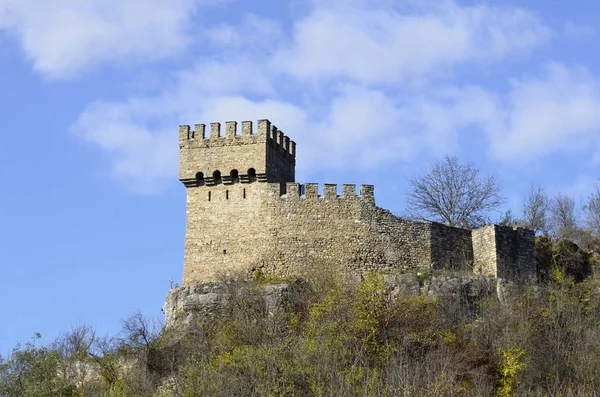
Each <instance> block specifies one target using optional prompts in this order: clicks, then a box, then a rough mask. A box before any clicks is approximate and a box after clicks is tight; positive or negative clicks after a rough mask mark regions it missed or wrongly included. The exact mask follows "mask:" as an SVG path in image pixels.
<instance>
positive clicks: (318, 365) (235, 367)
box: [0, 241, 600, 397]
mask: <svg viewBox="0 0 600 397" xmlns="http://www.w3.org/2000/svg"><path fill="white" fill-rule="evenodd" d="M541 242H542V243H543V241H541ZM557 247H560V246H559V245H555V244H553V243H551V242H548V243H547V248H548V251H547V252H548V253H549V257H550V258H551V259H552V260H554V259H555V252H556V251H555V250H559V249H560V248H557ZM567 248H568V247H567ZM544 253H545V251H543V250H541V251H540V254H541V255H543V254H544ZM548 277H549V279H548V282H547V283H545V284H542V285H528V286H527V285H523V286H512V287H510V288H508V289H506V291H505V293H504V299H503V302H502V303H500V302H499V301H498V299H496V298H495V297H494V298H489V299H486V300H484V301H480V302H477V303H476V307H477V312H476V314H474V313H473V312H470V311H469V310H472V306H471V305H470V303H469V306H468V310H465V307H461V304H460V301H459V300H456V301H454V300H452V299H450V297H446V296H444V297H439V298H436V297H431V296H424V295H400V296H395V295H391V294H390V293H389V291H387V290H386V287H385V283H384V280H383V278H382V276H381V275H379V274H377V273H366V274H364V275H363V278H362V280H361V281H360V283H357V284H352V285H351V284H348V283H345V282H343V280H342V279H341V278H340V277H338V275H335V274H325V273H322V274H319V275H317V276H314V277H312V278H308V279H307V280H303V281H300V280H299V281H298V282H296V283H291V284H290V285H289V287H288V288H287V289H286V290H285V291H286V292H285V296H284V301H283V302H284V307H285V310H281V311H279V312H277V311H275V312H274V311H273V310H272V309H269V310H267V306H266V304H265V299H264V292H263V289H262V288H263V287H262V286H261V285H260V284H258V283H256V282H251V281H247V280H246V281H229V291H227V293H228V294H229V296H230V299H229V300H227V303H226V304H225V306H224V307H223V310H222V314H221V315H220V316H219V317H218V318H216V319H215V320H214V321H210V322H208V321H203V322H201V323H199V324H198V325H197V326H195V327H194V328H193V329H190V330H187V331H186V332H183V331H177V330H172V331H168V332H163V333H162V334H161V335H160V336H157V335H156V333H155V331H154V330H153V327H152V326H151V323H150V322H148V320H147V319H146V318H145V317H143V316H142V315H141V314H140V313H136V314H134V315H133V316H132V317H130V318H129V319H127V320H126V321H124V322H123V327H124V328H123V332H122V333H121V337H120V338H107V339H96V338H94V337H93V333H90V332H89V330H88V329H84V330H83V331H81V332H78V333H72V334H70V336H68V337H64V339H63V340H62V341H60V343H58V342H57V343H54V344H52V345H51V347H39V346H37V345H36V344H35V343H29V344H27V345H25V347H17V348H16V349H15V350H14V351H13V353H12V354H11V356H10V357H8V358H7V359H6V360H3V361H1V363H0V396H2V397H5V396H6V397H7V396H10V397H20V396H42V397H43V396H108V397H121V396H128V397H129V396H134V397H135V396H140V397H141V396H155V397H165V396H174V397H175V396H176V397H184V396H185V397H195V396H215V397H216V396H367V395H368V396H371V395H373V396H397V395H403V396H446V395H448V396H451V395H453V396H492V395H498V396H517V395H565V396H567V395H593V392H594V391H595V390H598V389H600V280H599V279H596V278H588V279H586V280H584V281H583V282H575V280H574V279H573V278H572V277H570V276H569V274H568V273H567V272H566V271H565V270H564V268H561V267H558V266H554V267H553V268H551V269H549V273H548ZM92 342H93V343H92ZM73 363H78V364H86V365H88V366H89V368H90V371H89V373H90V374H92V376H88V377H85V376H79V375H80V374H79V375H78V373H77V371H74V372H73V371H72V369H73V368H75V367H77V365H75V366H73ZM80 367H81V366H80ZM69 371H71V372H69Z"/></svg>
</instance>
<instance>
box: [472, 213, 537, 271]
mask: <svg viewBox="0 0 600 397" xmlns="http://www.w3.org/2000/svg"><path fill="white" fill-rule="evenodd" d="M473 249H474V253H475V269H474V270H475V272H476V273H479V274H482V275H485V276H493V277H498V278H503V279H506V280H511V281H516V280H526V279H528V278H530V277H533V276H535V274H536V261H535V233H534V232H533V231H531V230H528V229H522V228H517V229H516V230H515V229H512V228H510V227H503V226H498V225H488V226H484V227H481V228H479V229H476V230H473Z"/></svg>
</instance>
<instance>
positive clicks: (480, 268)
mask: <svg viewBox="0 0 600 397" xmlns="http://www.w3.org/2000/svg"><path fill="white" fill-rule="evenodd" d="M472 236H473V272H474V273H476V274H481V275H483V276H493V277H496V269H497V267H498V258H497V257H496V228H495V226H494V225H487V226H483V227H480V228H479V229H475V230H473V231H472Z"/></svg>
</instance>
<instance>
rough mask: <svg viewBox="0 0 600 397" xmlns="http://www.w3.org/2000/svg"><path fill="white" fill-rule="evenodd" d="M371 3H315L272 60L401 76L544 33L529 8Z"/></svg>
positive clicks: (361, 75) (492, 52)
mask: <svg viewBox="0 0 600 397" xmlns="http://www.w3.org/2000/svg"><path fill="white" fill-rule="evenodd" d="M373 3H374V2H362V1H355V2H351V3H345V2H322V3H319V2H317V3H315V4H317V5H316V6H315V9H314V10H313V12H312V13H310V14H309V16H308V17H306V18H305V19H303V20H301V21H299V22H298V23H296V25H295V27H294V37H293V40H292V41H291V42H290V43H289V44H287V45H286V46H284V47H283V48H282V50H281V51H280V52H279V54H278V55H277V56H276V57H275V59H274V61H273V62H274V66H275V67H276V68H278V69H279V70H281V71H284V72H288V73H290V74H292V75H293V76H295V77H297V78H301V79H306V78H316V79H322V78H331V77H346V78H350V79H353V80H356V81H359V82H363V83H406V82H410V80H411V79H415V78H420V77H427V78H430V77H431V75H432V74H445V73H448V71H449V70H448V69H452V68H453V67H454V66H457V65H461V64H465V63H470V62H490V61H496V60H499V59H502V58H505V57H506V56H508V55H511V54H515V53H519V52H522V51H527V50H530V49H532V48H534V47H536V46H538V45H540V44H541V43H543V42H544V41H545V40H546V39H547V38H548V37H549V35H550V32H549V30H548V29H547V28H546V27H545V26H544V25H543V24H542V23H541V21H540V20H539V19H538V18H537V17H536V15H534V14H532V13H530V12H528V11H525V10H523V9H519V8H499V7H491V6H477V7H462V6H459V5H457V4H455V3H453V2H448V1H442V2H439V4H437V5H435V6H426V7H423V3H422V2H420V3H418V4H419V5H420V7H415V8H412V9H408V10H407V8H406V6H405V7H404V8H403V9H396V8H394V7H393V6H390V5H389V4H388V3H382V4H383V6H379V7H378V6H377V5H375V4H373Z"/></svg>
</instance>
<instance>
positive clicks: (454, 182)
mask: <svg viewBox="0 0 600 397" xmlns="http://www.w3.org/2000/svg"><path fill="white" fill-rule="evenodd" d="M407 197H408V199H407V211H408V214H409V216H411V217H412V218H416V219H422V220H430V221H437V222H441V223H445V224H446V225H448V226H457V227H468V228H472V227H477V226H480V225H482V224H484V223H486V222H489V215H488V214H489V212H490V211H492V210H496V209H498V207H499V206H500V205H501V204H502V203H503V202H504V199H503V198H502V197H501V196H500V186H499V184H498V181H497V179H496V176H494V175H492V176H487V177H482V176H480V170H479V168H477V167H476V166H475V165H474V164H473V163H467V164H461V163H460V162H459V160H458V158H457V157H454V156H446V157H445V158H444V160H442V161H440V162H438V163H436V164H434V165H433V166H431V167H430V168H429V169H428V170H426V171H425V172H424V173H423V175H421V176H419V177H417V178H413V179H411V180H410V190H409V191H408V193H407Z"/></svg>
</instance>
